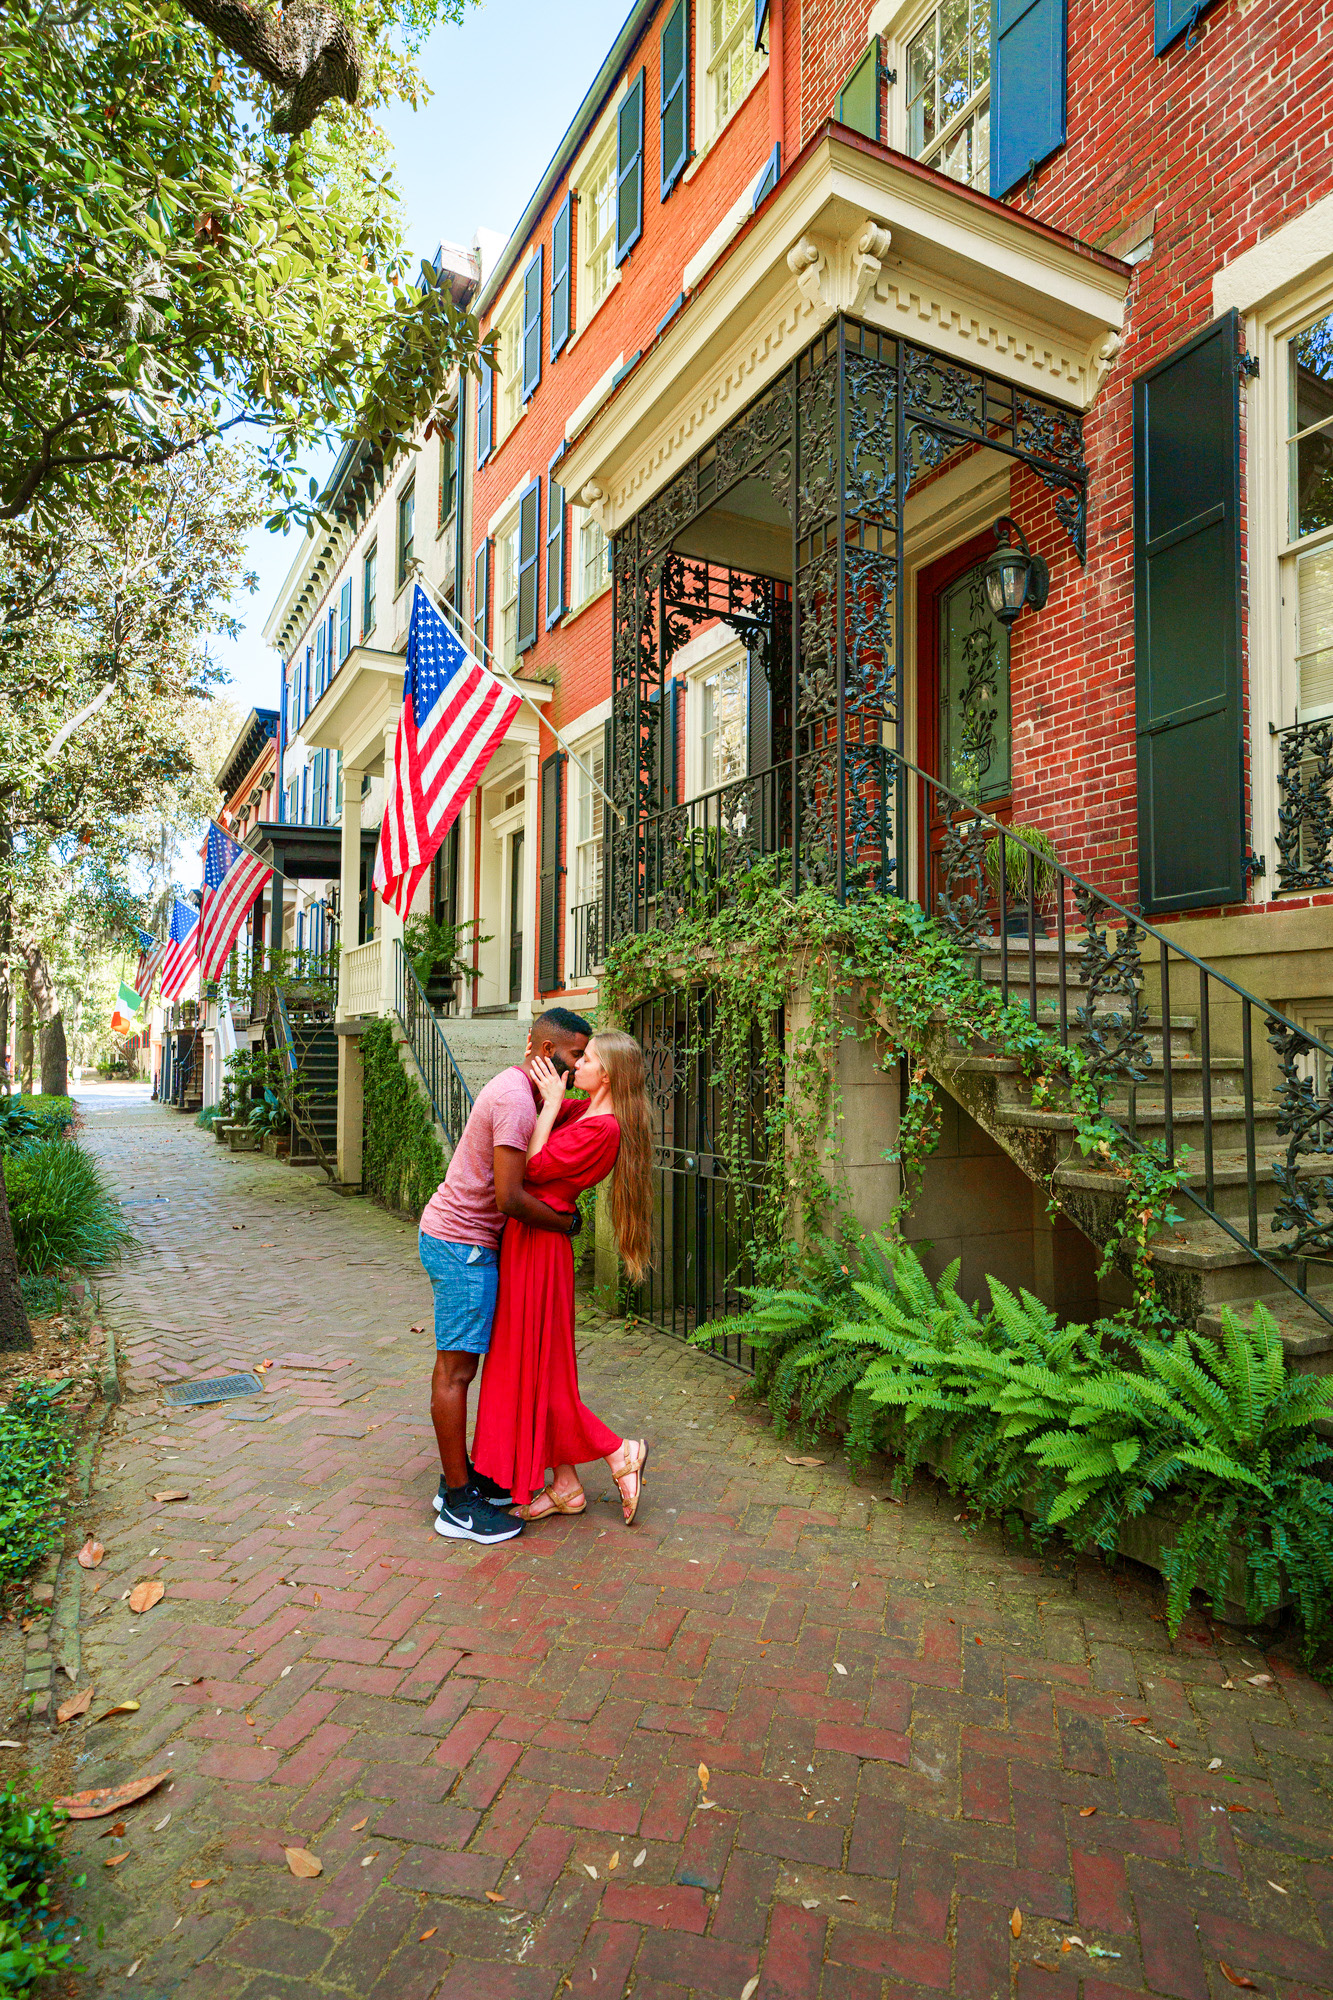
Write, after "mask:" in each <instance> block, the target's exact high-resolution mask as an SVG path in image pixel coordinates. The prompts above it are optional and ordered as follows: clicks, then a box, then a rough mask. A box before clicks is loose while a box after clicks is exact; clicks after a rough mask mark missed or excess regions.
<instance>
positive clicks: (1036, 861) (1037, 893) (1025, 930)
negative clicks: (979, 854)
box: [986, 826, 1060, 937]
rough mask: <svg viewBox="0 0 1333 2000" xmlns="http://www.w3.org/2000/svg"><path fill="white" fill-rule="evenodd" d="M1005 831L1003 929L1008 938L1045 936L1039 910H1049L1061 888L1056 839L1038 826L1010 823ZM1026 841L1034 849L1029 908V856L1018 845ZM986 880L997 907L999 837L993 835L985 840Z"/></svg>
mask: <svg viewBox="0 0 1333 2000" xmlns="http://www.w3.org/2000/svg"><path fill="white" fill-rule="evenodd" d="M1007 831H1008V832H1009V833H1010V834H1011V835H1012V836H1013V838H1012V839H1010V840H1008V841H1006V843H1005V855H1004V875H1005V879H1004V899H1005V925H1004V927H1005V931H1006V933H1007V934H1008V935H1009V936H1010V937H1027V936H1029V934H1034V935H1035V936H1037V937H1045V936H1046V935H1047V931H1046V920H1045V918H1044V917H1043V916H1042V914H1041V913H1042V911H1043V910H1045V909H1049V908H1050V906H1051V904H1052V903H1053V902H1054V901H1055V898H1056V896H1057V894H1058V893H1059V888H1060V874H1059V868H1058V862H1059V856H1058V855H1057V853H1056V851H1055V842H1054V841H1053V840H1052V839H1051V836H1050V835H1049V833H1043V831H1042V829H1041V828H1040V827H1039V826H1011V827H1009V828H1008V829H1007ZM1020 840H1022V841H1026V842H1027V846H1028V847H1030V848H1032V849H1034V850H1035V851H1034V854H1033V859H1032V907H1031V909H1029V908H1028V857H1027V849H1026V848H1023V847H1020V846H1019V845H1018V843H1019V841H1020ZM986 880H987V881H988V882H989V883H990V886H991V892H992V894H993V895H994V897H995V901H996V904H997V906H998V904H999V901H1000V836H999V835H998V834H996V835H995V836H994V837H993V838H992V839H990V840H988V841H987V843H986Z"/></svg>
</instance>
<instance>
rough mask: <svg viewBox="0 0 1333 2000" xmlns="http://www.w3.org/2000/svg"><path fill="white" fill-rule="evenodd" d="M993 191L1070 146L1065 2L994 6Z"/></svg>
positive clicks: (1015, 0) (999, 1)
mask: <svg viewBox="0 0 1333 2000" xmlns="http://www.w3.org/2000/svg"><path fill="white" fill-rule="evenodd" d="M991 50H992V56H991V79H990V92H991V103H990V191H991V193H992V194H993V195H1005V194H1008V192H1009V190H1010V189H1011V188H1013V187H1016V186H1017V185H1018V183H1019V181H1021V180H1022V179H1023V176H1024V175H1025V174H1026V173H1028V172H1029V171H1030V170H1031V169H1032V168H1033V167H1039V166H1040V165H1041V163H1042V161H1043V160H1044V159H1045V158H1046V157H1047V155H1048V154H1050V153H1053V152H1054V151H1055V149H1056V147H1057V146H1063V144H1064V142H1065V0H991Z"/></svg>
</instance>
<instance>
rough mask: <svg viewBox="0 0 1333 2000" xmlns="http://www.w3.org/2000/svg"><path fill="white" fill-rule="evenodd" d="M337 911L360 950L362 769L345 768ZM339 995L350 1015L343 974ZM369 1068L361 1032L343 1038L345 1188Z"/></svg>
mask: <svg viewBox="0 0 1333 2000" xmlns="http://www.w3.org/2000/svg"><path fill="white" fill-rule="evenodd" d="M338 910H339V916H340V920H341V921H340V926H339V937H340V939H341V942H342V948H343V950H344V951H350V950H352V949H354V948H355V946H356V945H357V943H358V942H359V939H360V922H361V773H360V771H349V770H347V769H346V768H345V767H344V770H343V820H342V846H341V852H340V858H339V879H338ZM338 983H339V996H338V1006H337V1008H336V1009H335V1013H336V1014H337V1015H338V1016H339V1018H343V1017H345V1016H346V1014H347V1009H346V1007H344V1005H343V1004H342V992H341V987H342V973H341V971H340V972H339V975H338ZM363 1077H364V1072H363V1070H362V1067H361V1037H360V1035H347V1034H341V1035H339V1037H338V1129H337V1159H338V1180H339V1182H340V1183H341V1185H342V1186H343V1187H360V1185H361V1121H362V1112H363V1092H364V1082H363Z"/></svg>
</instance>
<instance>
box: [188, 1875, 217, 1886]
mask: <svg viewBox="0 0 1333 2000" xmlns="http://www.w3.org/2000/svg"><path fill="white" fill-rule="evenodd" d="M212 1880H213V1877H212V1876H211V1875H201V1876H200V1877H199V1879H198V1881H197V1882H191V1884H190V1887H191V1888H192V1889H206V1888H207V1887H208V1885H209V1883H210V1882H211V1881H212Z"/></svg>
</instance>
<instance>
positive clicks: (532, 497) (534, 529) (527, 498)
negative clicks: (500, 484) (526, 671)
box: [516, 479, 542, 653]
mask: <svg viewBox="0 0 1333 2000" xmlns="http://www.w3.org/2000/svg"><path fill="white" fill-rule="evenodd" d="M541 512H542V488H541V481H540V480H539V479H534V480H533V482H532V484H531V486H525V487H524V489H523V491H522V493H521V494H520V495H519V501H518V632H517V641H516V643H517V650H518V651H519V652H520V653H526V652H527V650H528V647H529V646H535V645H536V643H537V628H538V625H539V624H540V618H539V616H538V614H539V611H540V605H539V604H538V597H539V595H540V590H539V578H540V574H541V570H540V565H539V562H538V558H539V556H540V553H541Z"/></svg>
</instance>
